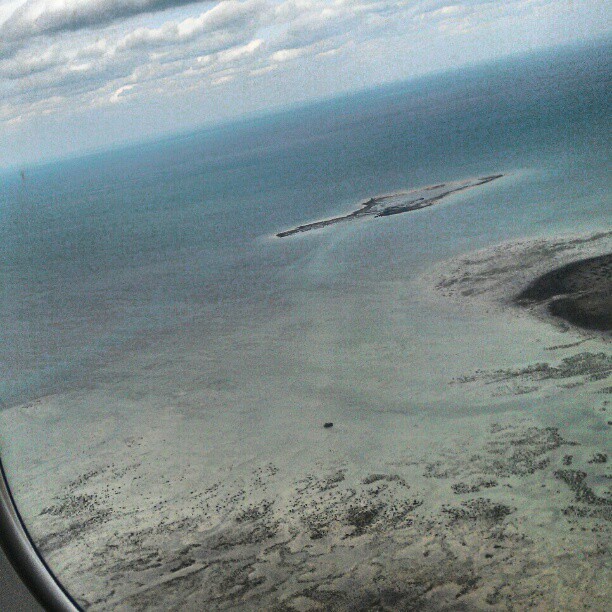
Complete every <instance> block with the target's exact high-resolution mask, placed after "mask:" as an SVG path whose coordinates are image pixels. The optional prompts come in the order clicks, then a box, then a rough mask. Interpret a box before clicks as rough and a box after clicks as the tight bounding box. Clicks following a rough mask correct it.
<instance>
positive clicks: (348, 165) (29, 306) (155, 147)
mask: <svg viewBox="0 0 612 612" xmlns="http://www.w3.org/2000/svg"><path fill="white" fill-rule="evenodd" d="M609 57H610V45H609V44H600V45H598V46H590V47H582V48H579V49H577V48H574V49H569V50H568V49H566V50H563V51H548V52H546V53H541V54H539V55H534V56H530V57H527V58H520V59H512V60H505V61H503V62H498V63H496V64H491V65H488V66H484V67H483V66H481V67H478V68H472V69H469V70H464V71H461V72H460V73H453V74H445V75H436V76H432V77H427V78H423V79H419V80H416V81H412V82H409V83H400V84H394V85H391V86H386V87H383V88H379V89H376V90H373V91H368V92H363V93H358V94H354V95H351V96H346V97H343V98H339V99H335V100H331V101H326V102H322V103H319V104H315V105H311V106H309V107H306V108H299V109H294V110H291V111H286V112H284V113H281V114H277V115H273V116H265V117H259V118H256V119H253V120H250V121H244V122H239V123H235V124H232V125H225V126H221V127H218V128H215V129H209V130H206V131H201V132H198V133H193V134H189V135H181V136H177V137H176V138H173V139H166V140H164V141H161V142H157V143H152V144H146V145H140V146H137V147H132V148H130V149H124V150H118V151H112V152H108V153H103V154H98V155H95V156H89V157H85V158H81V159H74V160H68V161H62V162H57V163H53V164H49V165H46V166H38V167H34V168H27V169H25V179H24V180H22V179H21V178H20V177H19V175H18V174H17V173H16V172H11V173H5V174H3V175H1V177H0V180H1V181H2V182H1V184H0V232H1V235H0V244H1V247H0V249H1V250H0V257H1V274H2V279H1V285H2V302H1V303H2V320H3V325H2V328H1V329H0V347H1V348H0V363H1V367H2V373H1V379H2V383H1V384H2V388H1V391H0V393H1V395H0V397H1V399H2V403H3V405H4V406H10V405H13V404H15V403H18V402H21V401H24V400H25V399H30V398H32V397H36V396H38V395H41V394H43V393H46V392H49V391H50V390H55V389H62V388H66V387H70V385H76V384H82V383H83V381H87V380H89V379H90V378H91V377H92V376H95V372H96V368H98V367H99V365H100V364H101V363H105V362H109V361H112V360H113V359H114V358H115V357H116V356H117V354H120V353H121V351H123V350H124V349H129V348H133V346H134V344H133V343H134V342H135V341H140V342H149V341H151V339H154V338H155V336H156V334H158V333H161V332H164V333H168V332H170V333H171V330H172V329H174V328H176V327H179V328H180V327H181V325H183V324H187V323H188V322H190V321H194V320H197V319H204V320H205V319H206V318H207V317H219V316H221V315H220V313H221V314H222V316H224V317H226V318H227V320H228V322H229V321H232V320H233V317H234V316H237V317H238V316H243V315H242V314H241V313H243V312H244V307H245V304H246V305H248V308H249V309H250V312H252V313H254V314H253V317H254V320H256V319H257V316H266V315H269V316H273V315H274V313H275V312H276V310H275V308H281V307H280V306H278V304H279V303H280V302H282V301H283V300H294V301H298V302H299V301H300V300H301V299H303V297H304V295H308V296H310V298H311V299H313V300H314V306H312V305H311V306H310V307H312V308H314V310H315V311H316V297H314V298H313V297H312V296H316V292H317V291H319V292H323V293H324V292H325V291H336V292H341V291H343V288H344V287H348V286H351V287H358V286H359V285H360V284H361V283H363V284H366V283H370V282H372V281H379V282H385V281H392V280H398V279H402V278H405V277H407V276H410V275H413V274H415V273H416V272H418V271H420V270H423V269H424V268H425V267H427V266H428V265H430V264H431V263H432V262H435V261H437V260H440V259H442V258H445V257H449V256H452V255H454V254H457V253H462V252H467V251H470V250H473V249H475V248H479V247H482V246H486V245H488V244H494V243H496V242H499V241H501V240H505V239H508V238H513V237H519V236H532V235H539V234H551V233H556V232H561V231H568V230H570V231H578V230H585V231H586V230H589V229H597V228H601V227H602V224H607V223H609V200H607V195H606V194H607V193H609V187H610V179H609V173H608V172H607V170H608V159H609V145H608V133H609V106H610V101H609V93H608V92H609V77H610V64H609ZM490 173H504V174H506V175H507V176H506V177H505V178H504V179H503V180H501V181H499V182H498V183H496V184H493V185H490V186H487V187H486V188H483V189H482V190H478V191H474V192H467V193H465V194H463V195H461V196H457V197H456V198H455V199H454V201H453V204H450V203H449V204H444V205H442V206H439V207H433V208H431V209H427V210H425V211H422V212H419V213H415V214H407V215H401V216H397V217H394V218H392V219H385V220H382V219H381V220H377V221H376V222H372V223H367V224H358V223H355V224H352V225H346V226H338V227H335V228H331V229H326V230H324V231H321V232H312V233H310V234H309V235H307V236H299V237H296V238H295V239H285V240H278V239H275V238H272V235H273V234H274V233H275V232H277V231H280V230H282V229H286V228H290V227H293V226H294V225H297V224H300V223H303V222H306V221H309V220H314V219H318V218H325V217H328V216H330V215H333V214H335V213H338V212H343V211H346V210H350V209H351V208H352V207H353V206H354V205H355V204H356V203H357V202H359V201H360V200H363V199H365V198H368V197H370V196H372V195H376V194H379V193H383V192H388V191H393V190H396V189H404V188H411V187H417V186H421V185H427V184H434V183H437V182H440V181H451V180H456V179H463V178H466V177H470V176H481V175H486V174H490ZM275 305H276V306H275ZM232 313H234V314H232ZM255 313H257V314H255ZM228 324H229V323H228ZM203 341H205V338H203ZM233 358H235V355H234V357H233ZM238 358H239V357H238Z"/></svg>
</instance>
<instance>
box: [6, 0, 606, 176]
mask: <svg viewBox="0 0 612 612" xmlns="http://www.w3.org/2000/svg"><path fill="white" fill-rule="evenodd" d="M611 12H612V9H611V8H610V3H609V0H396V1H392V0H327V1H323V0H223V1H221V2H209V1H200V2H197V1H196V2H194V1H190V0H0V167H8V166H15V165H20V164H23V165H26V164H30V163H39V162H42V161H45V160H50V159H54V158H57V157H63V156H69V155H74V154H78V153H79V152H86V151H90V150H96V149H101V148H108V147H112V146H116V145H120V144H125V143H130V142H137V141H140V140H144V139H149V138H152V137H155V136H158V135H165V134H169V133H173V132H179V131H184V130H189V129H192V128H196V127H198V126H203V125H208V124H214V123H216V122H221V121H227V120H229V119H232V118H237V117H242V116H245V115H249V114H251V113H260V112H265V111H268V110H273V109H277V108H283V107H286V106H291V105H295V104H299V103H302V102H305V101H311V100H316V99H319V98H325V97H329V96H333V95H335V94H339V93H344V92H349V91H353V90H359V89H364V88H368V87H374V86H376V85H378V84H382V83H387V82H391V81H397V80H405V79H409V78H412V77H416V76H420V75H423V74H427V73H431V72H436V71H442V70H450V69H454V68H458V67H461V66H464V65H471V64H475V63H479V62H485V61H489V60H493V59H495V58H498V57H502V56H506V55H510V54H515V53H521V52H527V51H532V50H535V49H538V48H544V47H553V46H556V45H563V44H568V43H574V42H578V41H588V40H590V39H595V38H601V37H602V36H605V35H607V34H608V33H609V32H610V15H611Z"/></svg>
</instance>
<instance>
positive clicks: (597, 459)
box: [589, 453, 608, 463]
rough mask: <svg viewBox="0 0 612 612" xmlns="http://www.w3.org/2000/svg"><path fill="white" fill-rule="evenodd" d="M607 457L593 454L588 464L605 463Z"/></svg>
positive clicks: (602, 454) (601, 454) (604, 454)
mask: <svg viewBox="0 0 612 612" xmlns="http://www.w3.org/2000/svg"><path fill="white" fill-rule="evenodd" d="M607 462H608V455H607V454H606V453H595V454H594V455H593V458H592V459H590V460H589V463H607Z"/></svg>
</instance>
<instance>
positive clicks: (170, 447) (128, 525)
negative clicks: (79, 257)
mask: <svg viewBox="0 0 612 612" xmlns="http://www.w3.org/2000/svg"><path fill="white" fill-rule="evenodd" d="M611 243H612V234H610V233H607V234H606V233H601V234H595V235H588V236H569V237H562V238H555V239H547V238H542V239H536V240H524V241H518V242H509V243H504V244H502V245H498V246H495V247H492V248H489V249H486V250H483V251H479V252H477V253H472V254H470V255H467V256H464V257H459V258H456V259H454V260H452V261H446V262H442V263H439V264H437V265H436V266H434V267H433V268H432V269H431V270H430V271H429V272H427V273H426V274H425V275H422V276H421V277H419V278H417V279H413V280H411V281H408V283H407V285H406V286H405V287H402V288H401V289H400V290H399V291H401V292H403V293H402V295H408V294H410V295H418V298H416V299H418V304H419V305H420V306H421V307H422V308H427V309H430V310H431V311H432V312H435V313H436V317H438V318H440V317H447V318H448V321H449V322H450V321H455V322H456V321H460V325H461V329H464V330H465V334H466V338H467V337H470V338H472V342H473V346H482V347H483V353H482V355H479V354H474V351H473V350H470V351H468V352H469V354H470V355H471V357H470V359H466V360H464V361H462V360H461V359H460V358H457V356H456V355H454V354H449V355H448V361H440V362H435V368H433V369H432V372H431V376H430V377H431V378H433V379H434V382H435V385H434V384H432V388H436V389H437V393H438V395H437V396H436V395H435V392H434V391H430V390H427V394H428V398H429V399H428V402H425V401H424V400H423V397H424V395H423V394H425V391H420V390H419V389H421V388H422V387H423V385H424V384H425V383H423V384H420V382H421V381H424V380H425V379H426V378H427V372H425V373H423V372H421V373H420V375H421V376H422V378H411V376H417V374H411V373H408V374H404V373H403V372H404V370H405V369H406V365H405V364H400V366H398V370H394V369H393V367H394V366H393V364H395V365H396V366H397V363H398V359H399V358H400V357H401V356H402V355H405V357H406V363H408V361H409V359H408V356H409V355H410V354H411V351H415V352H419V353H420V354H422V353H426V352H427V351H428V350H430V349H429V348H428V346H427V345H426V344H423V345H422V346H421V345H420V346H419V347H417V349H415V348H414V347H406V346H400V345H398V346H399V348H396V347H395V348H394V347H391V348H389V347H387V346H386V345H385V344H384V343H380V344H378V345H368V346H366V347H362V354H364V352H366V353H367V352H368V351H370V352H369V353H368V354H369V355H370V357H371V358H372V359H377V360H378V361H377V368H380V369H381V370H382V373H381V372H373V371H372V367H370V368H369V370H368V371H367V372H365V373H364V374H363V377H364V383H363V384H364V386H367V388H368V389H372V393H371V395H368V396H367V397H366V399H365V400H364V402H366V403H367V402H371V406H370V407H367V406H366V408H363V409H359V410H355V411H354V412H351V411H349V410H342V408H341V407H340V405H341V404H342V401H344V400H345V399H346V397H347V394H348V393H349V392H348V391H346V390H342V389H340V390H339V387H341V383H340V382H337V381H334V380H329V379H327V378H326V377H325V375H324V372H325V362H324V361H322V362H315V363H310V366H311V367H312V369H313V370H314V375H313V378H312V381H310V382H308V383H305V382H303V381H292V379H291V375H290V372H291V371H294V370H295V368H296V363H298V362H299V363H300V364H301V367H304V363H305V362H308V359H310V358H311V357H310V356H309V355H297V356H296V351H297V350H298V349H297V348H295V350H294V352H293V353H291V355H292V356H293V357H292V359H293V360H292V359H287V357H286V356H287V355H288V354H289V353H283V355H284V357H283V359H280V358H279V362H278V364H277V365H276V366H275V367H272V368H270V367H268V368H266V369H259V370H258V369H257V365H256V364H257V363H258V362H259V361H260V357H261V355H260V354H256V355H254V357H253V362H252V363H243V364H240V366H238V365H236V369H235V370H231V368H230V370H228V371H224V372H220V373H218V374H216V375H215V374H214V373H215V364H216V361H215V354H214V350H213V349H210V350H209V352H206V351H203V349H198V348H197V347H198V342H197V338H196V339H194V340H193V345H192V350H191V351H189V350H185V351H184V352H183V354H182V357H181V358H180V359H179V360H178V362H177V358H176V354H175V353H174V352H173V351H172V350H171V349H170V348H168V347H169V346H170V344H172V343H170V344H168V345H166V344H162V345H158V346H156V347H148V348H144V349H142V350H136V351H134V352H133V354H131V355H127V356H124V357H122V358H121V359H119V360H117V361H116V362H114V363H113V364H112V365H109V366H105V369H104V370H103V371H102V372H101V373H100V374H99V375H98V377H97V378H96V380H95V381H92V382H91V384H90V385H89V386H82V387H80V388H78V389H75V390H72V391H66V392H64V393H58V394H55V395H52V396H48V397H44V398H40V399H38V400H36V401H35V402H32V403H29V404H27V405H22V406H18V407H15V408H12V409H10V410H7V411H5V412H3V413H2V414H1V415H0V424H1V428H0V430H1V431H2V432H3V438H4V442H3V444H4V446H6V447H7V450H8V453H9V457H11V458H12V457H14V458H13V459H12V462H13V469H12V471H11V473H12V474H14V481H13V483H12V484H13V487H14V489H15V492H16V496H17V500H18V502H19V504H20V507H21V509H22V511H23V513H24V515H25V518H26V521H27V524H28V525H29V526H30V528H31V531H32V533H33V535H34V537H35V539H36V541H37V542H38V544H39V546H40V548H41V550H42V551H43V553H44V555H45V557H46V558H47V560H48V562H49V564H50V565H51V567H52V568H53V569H54V570H55V572H56V573H57V575H58V576H59V577H60V578H61V579H62V580H63V581H64V583H65V584H66V585H67V587H68V588H69V589H70V591H71V592H72V593H74V595H75V596H76V598H77V599H78V600H79V602H81V603H82V604H83V605H84V606H85V607H86V608H88V609H92V610H97V609H100V610H108V609H122V610H123V609H133V610H144V609H147V610H149V609H158V610H202V609H205V610H222V609H227V610H279V611H280V610H300V611H302V610H525V609H530V608H535V609H539V610H567V609H579V610H606V609H608V607H609V602H610V598H611V596H612V593H611V592H610V587H609V585H610V584H611V581H610V574H609V562H610V555H609V550H608V548H607V545H608V544H609V536H610V519H611V518H612V498H611V497H610V493H609V482H610V481H609V478H610V474H609V463H608V457H607V454H606V452H607V451H606V440H608V439H609V429H610V425H611V423H612V421H610V418H611V417H610V414H609V410H610V393H611V392H612V387H610V382H609V376H610V372H611V370H612V354H611V351H610V343H609V339H608V338H607V337H606V336H605V334H602V333H599V332H588V331H581V330H579V329H576V328H574V327H571V326H570V325H568V324H566V323H564V322H563V321H561V320H558V319H555V318H554V317H550V315H549V313H547V312H546V311H545V310H543V309H542V308H539V307H537V306H533V307H532V308H521V307H518V306H517V305H516V304H514V303H513V300H514V297H515V296H516V294H517V293H518V292H519V291H520V290H521V289H524V288H525V287H526V286H527V285H528V284H529V283H530V282H532V281H533V280H534V279H535V278H537V277H538V276H539V275H541V274H544V273H546V272H548V271H550V270H552V269H553V268H555V267H558V266H559V265H563V264H565V263H569V262H571V261H576V260H578V259H583V258H585V257H593V256H597V255H601V254H604V253H608V252H609V251H610V246H611ZM372 300H373V301H376V302H377V303H379V304H380V296H379V295H377V296H374V297H373V298H372ZM396 302H397V294H393V295H391V296H390V297H389V305H391V304H392V303H396ZM400 306H401V304H400ZM389 307H391V306H389ZM398 316H404V315H398ZM449 324H450V323H449ZM292 325H294V323H292V321H291V318H290V317H287V318H286V319H282V318H281V320H278V321H276V322H275V323H274V326H273V327H270V326H267V327H263V328H262V329H261V331H260V334H261V336H257V337H253V338H252V339H251V340H248V341H247V340H245V341H244V342H245V343H248V342H252V343H255V344H257V342H258V338H259V341H260V342H259V345H260V346H263V345H265V346H266V348H265V351H266V352H267V353H269V354H270V359H271V360H273V359H274V355H275V354H276V352H277V351H282V343H283V342H286V341H290V342H295V343H296V345H295V346H296V347H297V346H298V343H302V344H303V343H306V344H308V335H307V332H305V331H304V329H301V328H299V326H298V328H297V329H293V328H292V327H291V326H292ZM453 325H459V323H453ZM288 330H291V331H288ZM281 331H282V332H283V333H280V332H281ZM323 331H325V330H323ZM291 334H293V335H291ZM521 338H526V340H524V341H523V340H521ZM288 339H289V340H288ZM513 339H514V344H515V345H516V346H514V347H513V348H510V344H511V343H512V342H513ZM230 341H231V342H233V339H232V338H230V339H228V342H230ZM461 341H462V340H461V339H459V340H458V341H457V346H460V344H461ZM444 342H445V340H444V338H443V337H442V338H437V339H432V344H435V343H437V346H438V347H439V350H440V351H441V353H440V354H443V353H444V346H445V344H444ZM450 346H451V344H450V341H449V347H450ZM453 346H454V345H453ZM504 346H508V350H507V351H506V352H505V353H504V354H503V355H502V356H501V357H500V359H499V361H495V362H494V361H493V360H492V359H491V357H490V355H491V354H492V352H494V351H495V350H497V349H501V348H503V347H504ZM164 347H166V348H164ZM487 347H489V348H487ZM246 349H248V345H247V344H245V350H246ZM431 350H433V349H431ZM453 350H454V349H453ZM457 350H459V349H457ZM219 351H220V352H222V346H221V345H220V346H219ZM402 351H403V353H402ZM449 351H451V349H450V348H449ZM247 352H248V350H247ZM306 352H307V351H306ZM451 352H452V351H451ZM323 353H325V351H323ZM476 353H477V351H476ZM433 354H434V353H432V355H433ZM466 354H467V353H466ZM334 355H335V353H331V357H330V355H328V357H329V358H330V359H331V358H332V357H333V356H334ZM324 357H325V355H324ZM415 359H416V357H415ZM424 359H425V358H424ZM428 359H430V360H431V356H429V357H428ZM283 361H286V363H284V364H283V363H281V362H283ZM425 362H426V360H425V361H424V363H425ZM271 363H275V362H273V361H271ZM206 364H207V365H206ZM205 366H206V367H205ZM283 368H286V369H285V370H283ZM317 368H319V369H318V370H317ZM389 370H391V372H390V373H389ZM433 370H435V373H434V371H433ZM398 372H401V374H399V373H398ZM240 376H242V377H247V376H248V377H251V378H248V379H244V378H243V379H241V380H245V381H246V382H244V383H243V384H242V385H241V388H240V395H238V392H239V391H238V389H237V388H236V384H237V383H236V382H235V381H236V380H237V379H238V378H239V377H240ZM294 376H295V374H294ZM404 376H405V377H407V378H404ZM398 379H399V382H400V383H402V384H403V381H404V380H406V381H408V383H407V385H408V386H407V387H406V389H405V392H404V394H403V395H402V392H401V390H399V391H398V389H401V385H400V384H399V383H397V387H393V384H395V382H394V381H396V382H397V380H398ZM317 381H318V382H317ZM410 381H413V382H412V383H410ZM247 383H248V384H247ZM410 384H413V385H414V387H410ZM308 385H312V386H313V387H317V389H318V391H319V392H318V393H313V394H312V396H309V395H308V394H307V393H305V389H307V388H309V387H308ZM317 385H318V386H317ZM152 388H155V389H156V392H155V395H154V396H153V395H151V394H150V389H152ZM389 388H391V390H390V391H389ZM386 393H389V394H390V395H392V396H393V397H394V398H395V400H394V402H393V403H392V407H391V404H389V406H387V405H386V404H385V405H383V404H384V399H385V397H387V395H385V394H386ZM358 394H359V393H358V389H357V390H356V391H355V395H358ZM398 396H399V397H398ZM238 397H239V398H240V401H237V398H238ZM305 397H306V398H308V397H312V398H313V399H306V400H305V399H304V398H305ZM321 398H327V400H328V401H329V405H328V406H326V405H322V403H323V404H324V402H322V400H321ZM341 399H342V401H341ZM374 399H377V401H378V403H374ZM334 402H336V404H337V405H336V404H334ZM402 402H403V403H402ZM425 404H427V406H429V408H430V410H422V409H421V407H422V406H424V405H425ZM203 405H205V406H206V407H207V408H206V410H202V409H201V406H203ZM232 405H233V406H235V408H234V410H233V411H230V410H229V409H228V406H232ZM331 405H335V408H334V409H333V410H332V408H330V406H331ZM404 405H405V408H402V406H404ZM459 406H461V407H462V408H461V409H460V408H459ZM466 406H467V407H470V410H467V409H465V407H466ZM330 411H331V412H333V414H332V417H331V420H332V421H333V422H334V426H333V427H332V428H328V429H325V428H323V422H324V421H325V420H328V418H329V417H328V414H329V413H330ZM324 417H328V418H324Z"/></svg>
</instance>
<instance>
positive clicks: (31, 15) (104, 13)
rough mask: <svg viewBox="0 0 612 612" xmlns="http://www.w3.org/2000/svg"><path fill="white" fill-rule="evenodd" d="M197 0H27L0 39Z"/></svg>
mask: <svg viewBox="0 0 612 612" xmlns="http://www.w3.org/2000/svg"><path fill="white" fill-rule="evenodd" d="M197 1H198V0H62V1H60V2H58V0H26V2H25V3H24V4H21V5H20V6H18V7H17V8H16V9H15V10H14V11H13V12H12V14H11V15H10V16H9V17H8V19H6V21H5V22H4V23H3V24H2V25H0V40H2V41H3V42H5V43H6V42H15V41H23V40H25V39H27V38H31V37H33V36H39V35H41V34H57V33H59V32H65V31H76V30H80V29H82V28H99V27H102V26H105V25H108V24H109V23H112V22H113V21H117V20H120V19H124V18H126V17H131V16H134V15H138V14H140V13H152V12H155V11H161V10H164V9H168V8H174V7H177V6H182V5H186V4H192V3H193V2H197Z"/></svg>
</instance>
